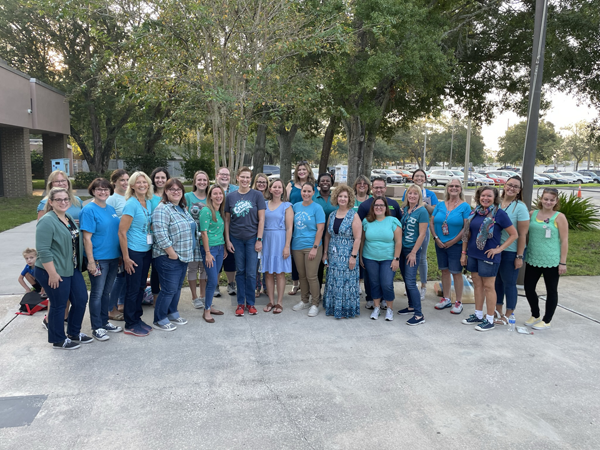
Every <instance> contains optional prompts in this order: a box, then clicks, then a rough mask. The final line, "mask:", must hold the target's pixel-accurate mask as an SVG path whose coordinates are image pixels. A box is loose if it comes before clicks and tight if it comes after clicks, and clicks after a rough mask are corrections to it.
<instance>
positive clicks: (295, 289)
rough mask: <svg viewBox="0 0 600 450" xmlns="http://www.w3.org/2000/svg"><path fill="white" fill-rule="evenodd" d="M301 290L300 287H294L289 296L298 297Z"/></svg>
mask: <svg viewBox="0 0 600 450" xmlns="http://www.w3.org/2000/svg"><path fill="white" fill-rule="evenodd" d="M299 290H300V286H292V290H291V291H290V292H288V294H289V295H296V293H297V292H298V291H299Z"/></svg>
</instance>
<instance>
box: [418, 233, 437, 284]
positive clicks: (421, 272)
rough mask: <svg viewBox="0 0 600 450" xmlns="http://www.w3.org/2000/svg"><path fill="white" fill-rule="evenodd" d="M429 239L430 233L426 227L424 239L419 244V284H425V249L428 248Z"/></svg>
mask: <svg viewBox="0 0 600 450" xmlns="http://www.w3.org/2000/svg"><path fill="white" fill-rule="evenodd" d="M430 238H431V233H429V227H427V232H426V233H425V239H423V243H422V244H421V261H420V262H419V278H420V279H421V284H427V269H428V266H427V247H428V246H429V239H430ZM436 247H437V246H436Z"/></svg>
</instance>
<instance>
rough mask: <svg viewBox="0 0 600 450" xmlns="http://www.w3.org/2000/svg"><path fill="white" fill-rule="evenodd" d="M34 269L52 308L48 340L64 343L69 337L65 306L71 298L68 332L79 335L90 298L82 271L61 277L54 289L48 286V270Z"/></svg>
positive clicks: (49, 313) (49, 314)
mask: <svg viewBox="0 0 600 450" xmlns="http://www.w3.org/2000/svg"><path fill="white" fill-rule="evenodd" d="M34 271H35V279H36V280H37V281H38V283H40V284H41V285H42V287H43V288H44V290H45V291H46V294H48V298H49V299H50V310H49V311H48V315H47V319H48V342H50V343H51V344H58V343H60V344H62V343H63V342H64V341H65V339H66V338H67V336H66V335H65V322H64V320H65V308H66V307H67V301H69V300H71V309H70V310H69V323H68V325H67V333H68V334H69V336H79V333H80V332H81V322H83V316H84V315H85V306H86V305H87V299H88V297H87V287H86V286H85V281H83V275H81V272H80V271H79V270H78V269H75V271H74V272H73V276H71V277H61V278H62V281H61V282H60V283H58V288H56V289H52V288H51V287H50V286H48V272H46V271H45V270H44V269H40V268H39V267H36V268H35V269H34Z"/></svg>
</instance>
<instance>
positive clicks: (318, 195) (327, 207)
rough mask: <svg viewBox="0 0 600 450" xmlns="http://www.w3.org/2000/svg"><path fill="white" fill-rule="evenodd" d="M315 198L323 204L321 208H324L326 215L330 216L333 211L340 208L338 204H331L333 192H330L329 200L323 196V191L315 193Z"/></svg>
mask: <svg viewBox="0 0 600 450" xmlns="http://www.w3.org/2000/svg"><path fill="white" fill-rule="evenodd" d="M313 200H314V201H315V202H316V203H318V204H319V205H321V208H323V212H324V213H325V217H329V214H331V213H332V212H333V211H337V210H338V208H339V207H338V206H333V205H332V204H331V193H329V197H328V198H327V201H325V199H324V198H323V197H321V193H320V192H319V191H317V192H315V195H313Z"/></svg>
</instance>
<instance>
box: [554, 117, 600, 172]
mask: <svg viewBox="0 0 600 450" xmlns="http://www.w3.org/2000/svg"><path fill="white" fill-rule="evenodd" d="M561 129H562V130H565V131H568V132H569V133H570V134H568V135H567V136H566V137H565V139H564V141H563V144H562V151H563V154H564V155H565V156H570V157H572V158H573V159H574V160H575V171H577V170H578V168H579V163H580V162H581V160H582V159H583V158H585V157H586V156H587V155H588V154H589V153H590V151H591V150H592V149H593V147H594V145H593V143H592V141H591V136H590V128H589V127H588V124H587V123H586V122H583V121H582V122H577V123H575V124H573V125H569V126H568V127H564V128H561Z"/></svg>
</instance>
